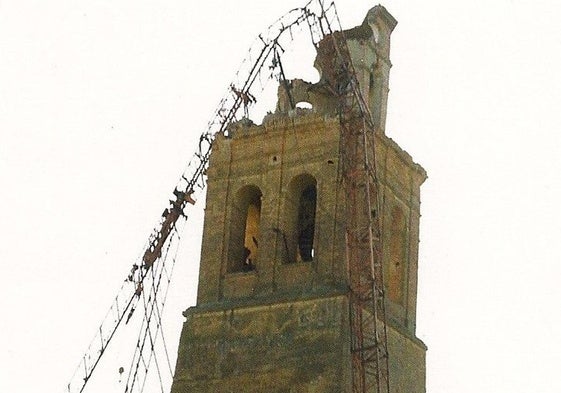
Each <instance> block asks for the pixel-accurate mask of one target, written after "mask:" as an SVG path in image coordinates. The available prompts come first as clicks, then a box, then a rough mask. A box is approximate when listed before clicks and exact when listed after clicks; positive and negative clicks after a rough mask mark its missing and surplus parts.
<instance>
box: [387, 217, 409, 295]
mask: <svg viewBox="0 0 561 393" xmlns="http://www.w3.org/2000/svg"><path fill="white" fill-rule="evenodd" d="M406 235H407V226H406V222H405V216H404V214H403V210H402V209H401V208H400V207H398V206H394V207H393V209H392V212H391V226H390V244H389V261H388V262H389V266H388V296H389V298H390V300H391V301H393V302H395V303H399V304H401V303H402V302H403V285H404V276H405V265H406V256H407V253H406V243H407V242H406Z"/></svg>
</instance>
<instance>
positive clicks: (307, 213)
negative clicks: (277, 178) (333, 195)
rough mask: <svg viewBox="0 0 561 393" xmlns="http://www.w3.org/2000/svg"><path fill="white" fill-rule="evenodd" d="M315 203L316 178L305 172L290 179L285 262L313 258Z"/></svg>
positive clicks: (310, 259)
mask: <svg viewBox="0 0 561 393" xmlns="http://www.w3.org/2000/svg"><path fill="white" fill-rule="evenodd" d="M316 205H317V184H316V179H315V178H314V177H313V176H311V175H307V174H306V175H300V176H297V177H295V178H294V179H292V181H291V182H290V184H289V187H288V197H287V203H286V234H287V236H286V239H285V247H286V255H287V257H286V259H285V261H286V262H288V263H292V262H310V261H312V260H313V259H314V254H315V251H316V250H315V249H314V237H315V232H316Z"/></svg>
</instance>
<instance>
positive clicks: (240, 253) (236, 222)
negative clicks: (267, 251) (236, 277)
mask: <svg viewBox="0 0 561 393" xmlns="http://www.w3.org/2000/svg"><path fill="white" fill-rule="evenodd" d="M261 196H262V194H261V191H260V190H259V188H258V187H256V186H245V187H243V188H242V189H240V191H238V193H237V194H236V202H235V204H234V206H233V209H232V214H231V217H230V219H231V222H230V247H229V251H228V261H229V264H228V271H229V272H249V271H252V270H255V263H256V261H257V257H258V251H259V224H260V221H261Z"/></svg>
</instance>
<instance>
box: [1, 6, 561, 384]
mask: <svg viewBox="0 0 561 393" xmlns="http://www.w3.org/2000/svg"><path fill="white" fill-rule="evenodd" d="M203 3H204V4H203ZM303 3H304V1H303V0H285V1H283V2H280V1H278V2H272V1H258V0H241V1H219V0H208V1H206V2H202V1H197V2H194V1H185V0H184V1H179V0H164V1H148V0H135V1H132V0H112V1H109V0H98V1H86V0H67V1H63V0H51V1H48V2H46V1H39V0H37V1H31V0H18V1H15V0H0V185H1V186H0V187H1V188H0V239H1V240H0V261H1V263H2V275H3V277H4V280H3V284H2V289H1V290H0V311H1V313H2V314H1V317H0V348H1V349H0V391H1V392H30V391H45V392H56V391H63V390H64V387H65V386H66V384H67V382H68V380H69V379H70V377H71V374H72V372H73V371H74V368H75V366H76V365H77V363H78V362H79V359H80V356H81V354H82V352H83V351H84V350H85V347H86V345H87V344H88V342H89V340H90V338H91V336H92V335H93V334H94V333H95V329H96V327H97V325H98V323H99V322H100V321H101V319H102V317H103V315H104V313H105V311H106V310H107V308H108V307H109V305H110V303H111V300H112V298H113V296H114V295H115V293H116V291H117V289H118V288H119V285H120V283H121V281H122V280H123V279H124V278H125V276H126V275H127V272H128V270H129V268H130V265H131V264H132V263H133V262H134V260H135V258H136V257H137V256H138V255H139V254H140V253H141V251H142V246H143V244H144V241H145V240H146V238H147V237H148V235H149V233H150V231H151V228H152V226H153V224H154V223H155V222H156V221H157V219H158V217H159V215H160V213H161V211H162V210H163V208H164V207H165V206H166V203H167V199H168V197H169V194H170V192H171V190H172V189H173V187H174V186H175V183H176V180H177V179H178V177H179V175H180V174H181V172H182V170H183V168H184V164H185V162H186V161H187V160H188V158H189V157H190V156H191V154H192V153H193V151H194V147H195V144H196V141H197V140H198V135H199V134H200V133H201V132H202V131H203V130H204V126H205V124H206V122H207V120H208V119H209V118H210V115H211V113H212V111H213V110H214V108H215V106H216V104H217V103H218V100H219V98H220V97H221V96H222V94H223V93H224V91H225V89H226V88H227V86H228V84H229V82H230V79H231V77H232V76H233V73H234V72H235V70H236V69H237V67H238V65H239V63H240V61H241V60H242V58H243V57H244V55H245V52H246V50H247V48H248V47H249V45H250V44H251V42H252V41H253V39H254V38H255V36H256V35H257V34H258V33H259V32H261V31H262V30H264V29H265V28H266V26H267V25H268V24H269V23H271V22H272V21H273V20H275V19H276V18H277V17H279V16H281V15H282V14H284V13H285V12H286V11H288V10H289V9H291V8H293V7H296V6H300V5H302V4H303ZM374 5H375V3H371V2H370V1H366V0H353V1H339V2H338V9H339V13H340V16H341V18H342V22H343V24H344V25H345V27H352V26H355V25H357V24H359V23H360V22H361V21H362V19H363V18H364V16H365V14H366V12H367V11H368V9H369V8H371V7H372V6H374ZM383 5H385V6H386V8H387V9H388V10H389V11H390V13H392V14H393V15H394V17H395V18H396V19H397V20H398V21H399V24H398V26H397V27H396V29H395V31H394V34H393V38H392V54H391V57H392V62H393V64H394V67H393V68H392V73H391V80H390V88H391V92H390V101H389V112H388V124H387V133H388V135H390V136H391V137H392V138H393V139H395V140H396V141H397V142H398V143H399V144H400V145H401V146H402V147H403V148H405V149H406V150H407V151H408V152H409V153H410V154H411V155H412V156H413V157H414V159H415V160H416V161H417V162H419V163H420V164H422V165H423V166H424V167H425V168H426V170H427V172H428V174H429V179H428V180H427V182H426V183H425V185H424V186H423V188H422V202H423V203H422V215H423V217H422V226H421V244H420V261H419V266H420V271H419V282H420V286H419V296H418V325H417V334H418V336H419V337H420V338H421V339H422V340H423V341H424V342H425V343H426V344H427V346H428V348H429V350H428V354H427V391H428V392H430V393H449V392H454V393H468V392H469V393H472V392H479V393H496V392H509V393H514V392H516V393H519V392H520V393H521V392H524V393H526V392H539V393H558V392H559V391H561V381H560V380H559V378H557V374H558V369H559V366H560V365H561V337H560V333H559V325H560V322H561V312H560V306H559V301H560V300H561V286H560V285H559V282H560V281H559V277H560V276H561V268H560V264H561V241H560V240H559V239H561V228H560V212H559V208H558V204H559V201H560V200H561V176H560V175H559V173H560V172H561V155H560V154H559V153H560V151H561V136H560V131H561V110H560V109H559V105H560V103H561V88H560V86H561V73H560V72H559V70H561V28H560V26H559V20H561V5H560V3H558V2H556V1H516V0H512V1H506V0H497V1H493V2H486V1H477V0H476V1H466V2H456V1H431V0H425V1H399V0H387V1H386V2H385V3H384V4H383ZM296 76H297V75H289V77H296ZM196 207H197V209H195V212H194V216H193V217H192V220H191V222H190V227H189V228H188V231H187V233H186V236H184V238H185V239H186V240H184V241H183V243H182V253H181V259H180V261H179V262H178V263H179V265H178V266H177V271H176V275H175V278H174V282H173V284H172V293H171V295H170V304H169V307H168V308H167V310H166V315H167V320H166V339H167V342H168V346H169V347H170V348H169V349H170V351H171V352H172V353H173V357H174V358H175V351H176V347H177V342H178V336H179V332H180V328H181V324H182V322H183V317H182V316H181V311H182V310H184V309H186V308H187V307H188V306H191V305H193V304H194V301H195V298H194V295H195V291H196V281H197V277H196V274H197V272H196V271H197V266H198V261H199V241H200V239H199V232H200V230H201V228H202V218H201V212H200V210H201V207H202V203H199V204H197V206H196ZM105 356H106V357H111V356H113V358H117V357H119V356H120V354H119V353H116V354H114V355H112V353H111V352H108V353H107V354H106V355H105ZM114 372H115V375H112V376H110V377H109V380H108V381H109V382H107V383H108V384H109V385H108V386H109V387H107V388H106V389H105V391H106V392H109V391H111V392H112V391H115V392H120V391H122V390H123V389H122V386H123V385H122V384H119V382H118V376H117V372H116V370H115V371H114ZM94 375H95V374H94ZM92 391H93V390H92Z"/></svg>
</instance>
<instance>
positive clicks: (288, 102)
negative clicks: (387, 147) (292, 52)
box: [276, 5, 397, 133]
mask: <svg viewBox="0 0 561 393" xmlns="http://www.w3.org/2000/svg"><path fill="white" fill-rule="evenodd" d="M396 24H397V21H396V20H395V19H394V18H393V16H391V15H390V14H389V13H388V11H387V10H386V9H385V8H384V7H382V6H380V5H378V6H376V7H374V8H372V9H371V10H370V11H369V12H368V14H367V15H366V18H365V19H364V22H363V23H362V24H361V25H360V26H357V27H354V28H352V29H349V30H344V31H342V32H335V33H333V34H334V35H335V36H336V37H332V36H331V35H328V36H326V37H325V38H324V39H323V40H321V41H320V42H319V44H318V46H317V56H316V60H315V63H314V66H315V67H316V69H317V70H318V71H319V73H320V76H321V78H320V81H319V82H317V83H310V82H306V81H303V80H301V79H293V80H290V81H287V83H284V84H281V86H280V87H279V90H278V102H277V107H276V113H277V114H282V113H288V111H289V110H291V109H294V108H293V105H295V104H297V103H299V102H302V101H304V102H308V103H310V104H311V105H312V107H313V110H314V111H315V112H317V113H320V114H323V115H333V116H335V115H337V111H338V105H339V104H338V95H339V94H341V92H342V91H343V90H344V89H345V88H346V86H347V85H348V83H349V75H350V74H349V73H348V72H346V71H345V68H346V67H344V65H343V64H341V61H342V56H340V55H338V54H337V50H336V48H335V44H334V43H335V41H338V40H339V39H340V38H342V37H344V38H345V39H346V41H347V47H348V49H349V54H350V58H351V61H352V66H353V68H354V72H355V75H356V79H357V81H358V84H359V86H360V89H361V92H362V95H363V97H364V100H365V101H366V104H367V106H368V108H369V110H370V112H371V114H372V119H373V124H374V126H375V128H376V130H377V131H380V132H382V133H383V132H384V130H385V123H386V112H387V102H388V91H389V88H388V81H389V73H390V68H391V62H390V58H389V55H390V35H391V33H392V31H393V29H394V27H395V26H396ZM333 38H336V40H334V39H333Z"/></svg>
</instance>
